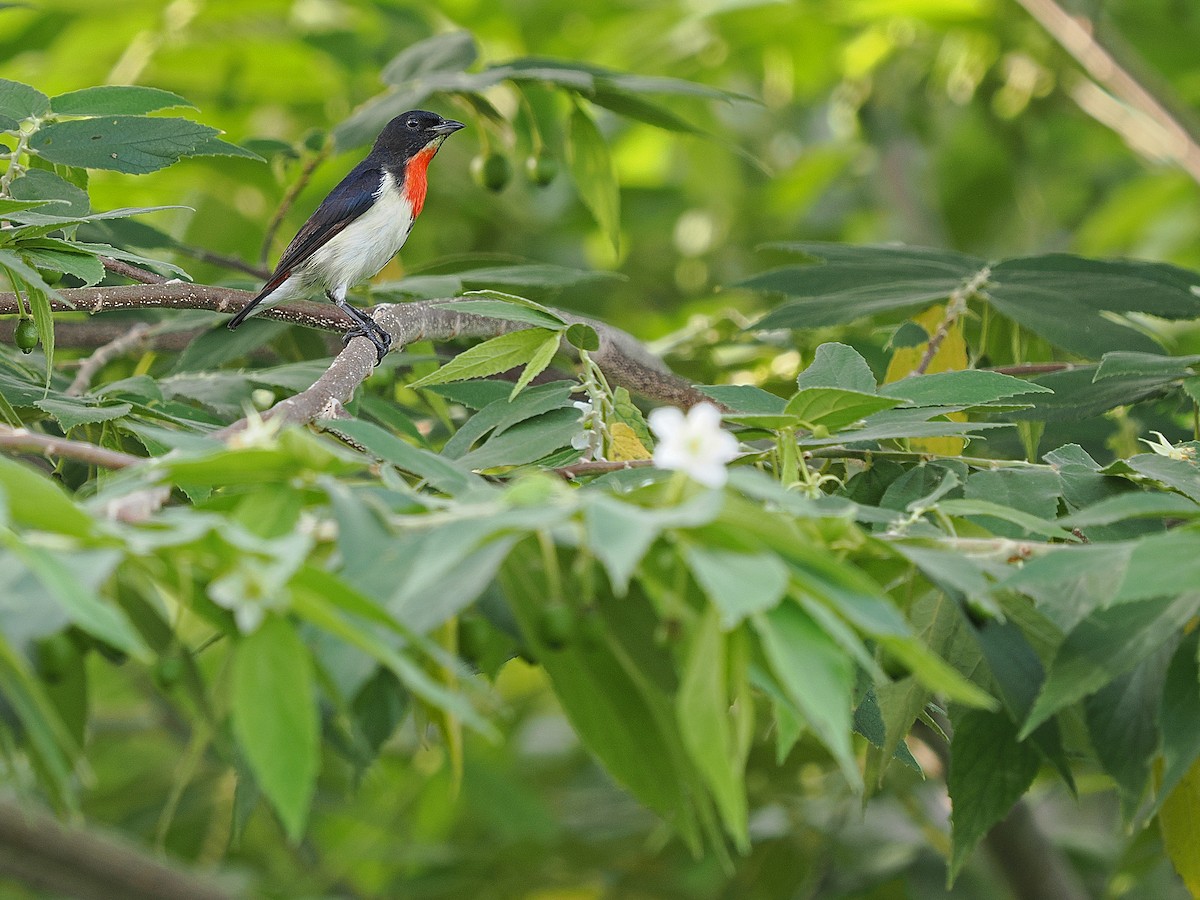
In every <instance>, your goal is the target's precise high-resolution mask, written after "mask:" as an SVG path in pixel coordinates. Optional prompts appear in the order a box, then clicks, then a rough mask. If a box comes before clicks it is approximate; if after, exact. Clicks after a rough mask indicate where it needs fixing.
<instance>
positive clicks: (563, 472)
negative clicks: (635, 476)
mask: <svg viewBox="0 0 1200 900" xmlns="http://www.w3.org/2000/svg"><path fill="white" fill-rule="evenodd" d="M652 465H654V460H651V459H618V460H609V459H586V460H580V461H579V462H577V463H572V464H571V465H569V466H559V467H558V468H557V469H551V470H550V471H551V472H553V473H554V474H555V475H558V476H559V477H561V478H563V479H565V480H567V481H571V480H573V479H575V478H586V477H587V476H589V475H606V474H608V473H609V472H623V471H624V470H625V469H644V468H647V467H648V466H652Z"/></svg>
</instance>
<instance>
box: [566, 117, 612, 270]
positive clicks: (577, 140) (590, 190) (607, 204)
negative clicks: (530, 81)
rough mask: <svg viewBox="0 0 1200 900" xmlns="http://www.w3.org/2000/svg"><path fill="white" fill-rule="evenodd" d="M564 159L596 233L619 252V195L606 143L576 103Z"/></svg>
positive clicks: (590, 118)
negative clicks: (593, 219)
mask: <svg viewBox="0 0 1200 900" xmlns="http://www.w3.org/2000/svg"><path fill="white" fill-rule="evenodd" d="M567 160H568V162H569V163H570V167H571V177H572V178H573V179H574V180H575V187H576V188H577V189H578V190H579V196H580V198H581V199H582V200H583V203H584V205H585V206H587V208H588V209H589V210H590V211H591V213H592V216H593V217H595V219H596V223H597V224H598V225H599V226H600V230H601V231H603V232H604V234H605V235H606V236H607V237H608V239H609V241H610V242H611V243H612V246H613V250H614V251H615V252H620V245H621V194H620V190H619V189H618V184H617V170H616V167H615V166H614V165H613V161H612V157H611V156H610V155H609V152H608V142H607V141H605V140H604V135H602V134H601V133H600V129H599V128H597V127H596V123H595V122H594V121H593V120H592V117H591V116H590V115H588V113H587V112H586V111H585V110H584V109H583V107H582V106H580V105H578V104H576V106H575V108H574V110H573V111H572V112H571V119H570V127H569V130H568V133H567Z"/></svg>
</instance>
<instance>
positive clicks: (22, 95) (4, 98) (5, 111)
mask: <svg viewBox="0 0 1200 900" xmlns="http://www.w3.org/2000/svg"><path fill="white" fill-rule="evenodd" d="M49 111H50V98H49V97H47V96H46V95H45V94H43V93H42V92H41V91H39V90H37V88H32V87H30V86H29V85H27V84H21V82H19V81H9V80H8V79H7V78H0V116H4V117H7V118H9V119H15V120H16V121H18V122H20V121H21V120H22V119H33V118H40V117H41V116H44V115H45V114H46V113H47V112H49Z"/></svg>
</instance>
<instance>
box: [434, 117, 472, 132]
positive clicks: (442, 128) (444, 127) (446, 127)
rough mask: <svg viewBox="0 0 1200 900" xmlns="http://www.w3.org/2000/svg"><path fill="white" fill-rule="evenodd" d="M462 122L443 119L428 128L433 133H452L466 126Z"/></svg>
mask: <svg viewBox="0 0 1200 900" xmlns="http://www.w3.org/2000/svg"><path fill="white" fill-rule="evenodd" d="M466 127H467V126H466V125H464V124H463V123H462V122H455V121H454V120H453V119H445V120H443V121H442V123H441V124H440V125H434V126H433V127H432V128H430V129H429V130H430V131H432V132H433V133H434V134H454V132H456V131H458V129H460V128H466Z"/></svg>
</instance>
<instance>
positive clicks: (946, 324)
mask: <svg viewBox="0 0 1200 900" xmlns="http://www.w3.org/2000/svg"><path fill="white" fill-rule="evenodd" d="M991 274H992V269H991V267H990V266H984V267H983V268H982V269H980V270H979V271H978V272H976V273H975V274H974V275H972V276H971V280H970V281H968V282H966V283H965V284H962V285H960V286H959V287H957V288H955V289H954V291H953V292H952V293H951V294H950V299H949V300H947V301H946V312H945V314H944V315H943V316H942V321H941V322H939V323H938V327H937V331H935V332H934V333H933V336H932V337H931V338H930V339H929V344H928V345H927V346H926V347H925V353H924V355H922V357H921V361H920V362H919V363H917V367H916V368H915V369H913V370H912V372H911V373H909V374H911V375H924V374H925V372H926V370H927V369H928V368H929V365H930V363H932V362H933V358H934V357H935V356H937V352H938V348H940V347H941V346H942V341H944V340H946V336H947V335H948V334H949V333H950V327H951V326H952V325H953V324H954V323H955V322H957V321H958V317H959V316H961V315H962V314H963V313H965V312H966V311H967V301H969V300H970V299H971V298H972V297H974V296H975V295H976V294H978V293H979V292H980V291H981V290H983V286H984V285H985V284H987V280H988V278H989V277H990V276H991Z"/></svg>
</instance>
